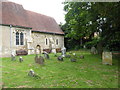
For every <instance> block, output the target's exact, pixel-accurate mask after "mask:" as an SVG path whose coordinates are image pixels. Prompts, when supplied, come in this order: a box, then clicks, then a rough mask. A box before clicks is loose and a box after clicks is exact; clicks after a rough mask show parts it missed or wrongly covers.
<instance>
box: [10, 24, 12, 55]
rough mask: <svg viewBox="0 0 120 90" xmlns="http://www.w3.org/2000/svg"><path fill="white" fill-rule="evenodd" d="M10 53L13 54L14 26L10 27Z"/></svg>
mask: <svg viewBox="0 0 120 90" xmlns="http://www.w3.org/2000/svg"><path fill="white" fill-rule="evenodd" d="M10 51H11V54H12V25H10Z"/></svg>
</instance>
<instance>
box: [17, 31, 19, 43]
mask: <svg viewBox="0 0 120 90" xmlns="http://www.w3.org/2000/svg"><path fill="white" fill-rule="evenodd" d="M16 45H19V33H18V32H16Z"/></svg>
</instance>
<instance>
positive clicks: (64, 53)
mask: <svg viewBox="0 0 120 90" xmlns="http://www.w3.org/2000/svg"><path fill="white" fill-rule="evenodd" d="M61 52H62V57H65V55H66V48H65V47H63V48H62V49H61Z"/></svg>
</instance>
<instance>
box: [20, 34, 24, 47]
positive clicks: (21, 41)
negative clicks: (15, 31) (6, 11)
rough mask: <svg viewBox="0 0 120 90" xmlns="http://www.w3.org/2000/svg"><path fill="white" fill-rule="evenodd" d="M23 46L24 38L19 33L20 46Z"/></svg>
mask: <svg viewBox="0 0 120 90" xmlns="http://www.w3.org/2000/svg"><path fill="white" fill-rule="evenodd" d="M23 44H24V36H23V33H22V32H21V33H20V45H23Z"/></svg>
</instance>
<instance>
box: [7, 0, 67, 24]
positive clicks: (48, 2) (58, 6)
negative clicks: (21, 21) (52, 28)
mask: <svg viewBox="0 0 120 90" xmlns="http://www.w3.org/2000/svg"><path fill="white" fill-rule="evenodd" d="M9 1H11V2H15V3H18V4H21V5H23V7H24V9H26V10H30V11H34V12H37V13H41V14H44V15H47V16H51V17H53V18H54V19H55V20H56V22H57V23H58V24H60V22H61V23H65V20H64V15H65V12H64V10H63V8H64V5H63V4H62V2H63V1H64V0H9Z"/></svg>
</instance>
